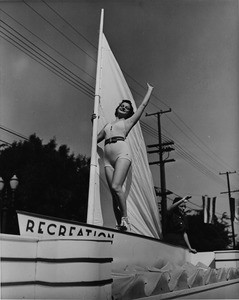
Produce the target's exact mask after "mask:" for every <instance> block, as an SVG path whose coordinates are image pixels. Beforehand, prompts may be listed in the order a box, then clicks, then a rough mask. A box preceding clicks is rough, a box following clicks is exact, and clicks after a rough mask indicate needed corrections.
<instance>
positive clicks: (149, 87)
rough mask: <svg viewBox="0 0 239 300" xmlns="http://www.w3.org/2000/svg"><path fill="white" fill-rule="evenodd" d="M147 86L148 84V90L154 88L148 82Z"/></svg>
mask: <svg viewBox="0 0 239 300" xmlns="http://www.w3.org/2000/svg"><path fill="white" fill-rule="evenodd" d="M147 86H148V90H149V91H152V90H153V89H154V87H153V86H152V85H151V84H149V83H147Z"/></svg>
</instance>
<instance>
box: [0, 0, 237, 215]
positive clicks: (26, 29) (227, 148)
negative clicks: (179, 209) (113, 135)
mask: <svg viewBox="0 0 239 300" xmlns="http://www.w3.org/2000/svg"><path fill="white" fill-rule="evenodd" d="M101 8H104V9H105V20H104V33H105V35H106V38H107V40H108V42H109V45H110V47H111V49H112V52H113V53H114V55H115V57H116V59H117V61H118V63H119V65H120V67H121V69H122V70H123V72H124V74H125V78H126V80H127V82H128V84H129V86H130V88H131V91H132V93H133V95H134V98H135V101H136V104H137V105H138V104H139V103H140V100H141V99H142V97H143V95H144V93H145V91H146V89H145V87H146V82H150V83H151V84H153V85H154V87H155V90H154V97H152V99H151V102H150V104H149V105H148V107H147V113H153V112H157V111H159V110H168V109H169V108H171V109H172V112H170V113H167V114H164V115H163V116H162V117H161V126H162V132H163V138H164V139H165V140H172V141H174V143H175V145H174V148H175V150H174V151H172V152H171V153H170V156H169V158H173V159H175V162H172V163H168V164H166V184H167V189H169V190H171V191H173V192H174V193H175V194H177V195H181V196H183V195H185V194H191V195H192V196H193V198H192V202H193V203H195V204H196V206H194V205H191V207H194V208H198V207H199V206H201V205H202V195H205V194H207V195H209V196H211V197H213V196H216V197H217V206H216V211H217V212H218V213H222V212H223V211H225V210H228V198H227V195H226V194H221V192H225V191H227V182H226V176H225V175H219V172H222V173H224V172H227V171H230V172H234V171H237V173H236V174H231V175H230V183H231V190H236V189H237V190H238V188H239V184H238V182H239V180H238V178H239V177H238V176H239V153H238V152H239V151H238V149H239V140H238V128H239V122H238V112H239V107H238V106H239V105H238V1H237V0H215V1H213V0H200V1H199V0H180V1H179V0H176V1H175V0H170V1H166V0H164V1H161V0H142V1H139V0H135V1H133V0H127V1H126V0H124V1H123V0H121V1H120V0H109V1H101V0H97V1H96V0H95V1H91V0H79V1H75V0H74V1H73V0H72V1H71V0H68V1H57V0H55V1H49V0H44V1H9V0H8V1H0V9H1V11H0V18H1V29H0V67H1V70H0V72H1V74H0V75H1V91H0V125H1V129H0V139H1V140H4V141H6V142H8V143H11V142H13V140H19V138H17V136H15V135H13V134H10V133H9V132H8V131H6V129H7V130H9V129H10V130H11V131H14V132H16V133H18V134H20V135H23V136H25V137H29V135H31V134H32V133H36V135H37V136H39V137H40V138H41V139H42V140H43V142H44V143H47V142H49V140H50V139H52V138H56V141H57V143H58V145H61V144H66V145H68V147H69V148H70V150H71V151H72V152H74V154H75V155H78V154H83V155H86V156H90V149H91V130H92V125H91V122H90V117H91V114H92V112H93V94H94V86H95V72H96V57H97V45H98V30H99V21H100V10H101ZM119 102H120V99H119ZM142 121H143V125H142V129H143V134H144V137H145V141H146V144H147V145H149V144H155V143H157V119H156V118H155V117H145V116H143V117H142ZM165 158H166V157H165ZM157 159H158V158H157V157H156V156H153V155H151V156H149V161H153V160H157ZM152 173H153V176H154V181H155V185H156V186H159V167H158V166H152ZM232 196H235V197H236V198H238V193H233V195H232ZM172 197H174V196H172ZM218 216H220V214H219V215H218Z"/></svg>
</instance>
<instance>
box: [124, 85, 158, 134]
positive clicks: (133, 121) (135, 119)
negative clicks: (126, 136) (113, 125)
mask: <svg viewBox="0 0 239 300" xmlns="http://www.w3.org/2000/svg"><path fill="white" fill-rule="evenodd" d="M147 86H148V90H147V93H146V95H145V96H144V99H143V101H142V103H141V104H140V106H139V107H138V109H137V110H136V112H135V113H134V114H133V116H132V117H130V118H129V119H126V122H125V124H126V127H127V128H126V130H127V132H129V131H130V129H131V128H132V127H133V126H134V125H135V124H136V123H137V122H138V120H139V119H140V117H141V115H142V113H143V111H144V110H145V107H146V106H147V104H148V103H149V99H150V96H151V94H152V91H153V86H151V85H150V84H149V83H147Z"/></svg>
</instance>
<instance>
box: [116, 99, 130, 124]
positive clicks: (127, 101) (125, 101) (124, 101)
mask: <svg viewBox="0 0 239 300" xmlns="http://www.w3.org/2000/svg"><path fill="white" fill-rule="evenodd" d="M122 103H128V104H129V105H130V110H129V112H128V115H127V117H126V119H128V118H130V117H132V116H133V114H134V109H133V106H132V103H131V101H129V100H122V101H121V102H120V104H119V105H118V106H117V107H116V110H115V116H116V117H117V116H118V108H119V107H120V105H121V104H122Z"/></svg>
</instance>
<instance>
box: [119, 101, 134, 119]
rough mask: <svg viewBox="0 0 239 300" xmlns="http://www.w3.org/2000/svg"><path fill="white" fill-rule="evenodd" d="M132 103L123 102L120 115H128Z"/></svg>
mask: <svg viewBox="0 0 239 300" xmlns="http://www.w3.org/2000/svg"><path fill="white" fill-rule="evenodd" d="M130 108H131V107H130V104H129V103H127V102H122V103H121V104H120V106H119V108H118V115H119V114H120V116H122V117H126V116H127V115H128V113H129V111H130Z"/></svg>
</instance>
